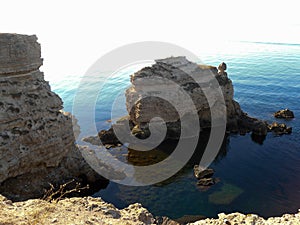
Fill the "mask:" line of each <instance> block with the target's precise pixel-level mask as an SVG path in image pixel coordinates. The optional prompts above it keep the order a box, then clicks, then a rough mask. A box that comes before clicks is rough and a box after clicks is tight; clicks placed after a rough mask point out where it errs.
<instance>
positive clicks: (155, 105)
mask: <svg viewBox="0 0 300 225" xmlns="http://www.w3.org/2000/svg"><path fill="white" fill-rule="evenodd" d="M155 62H156V63H155V64H154V65H152V66H151V67H145V68H143V69H142V70H140V71H138V72H136V73H134V74H133V75H132V76H131V84H132V85H131V87H129V88H128V89H127V90H126V106H127V111H128V112H129V116H130V121H131V122H132V123H133V126H134V127H135V128H136V129H140V130H141V131H142V132H144V133H147V129H148V127H147V126H148V123H149V122H150V120H151V119H152V118H153V117H155V116H159V117H161V118H163V120H164V121H165V122H166V125H167V127H168V131H171V132H170V133H169V135H168V137H170V138H178V136H179V135H180V134H179V132H180V119H181V118H180V116H179V114H178V112H177V111H176V109H175V108H174V107H173V106H172V104H170V103H169V102H167V101H165V100H164V99H163V98H166V99H168V98H172V99H176V101H177V102H179V103H180V110H181V111H183V114H184V115H188V114H189V113H190V112H191V111H193V107H195V108H196V110H197V114H198V117H199V120H200V125H201V128H204V129H205V128H209V127H210V126H211V108H210V106H213V107H214V106H215V105H217V103H219V105H221V107H222V106H224V107H226V111H225V110H222V109H220V110H218V109H217V110H216V111H217V117H219V118H222V116H223V114H222V113H224V111H225V113H226V121H227V130H228V131H230V132H241V133H246V132H253V133H254V134H257V135H266V134H267V124H266V123H265V122H263V121H261V120H258V119H255V118H251V117H249V116H248V115H247V114H246V113H244V112H243V111H242V110H241V108H240V105H239V104H238V103H237V102H236V101H235V100H234V99H233V95H234V90H233V85H232V81H231V80H230V79H229V78H228V77H227V73H226V72H225V70H226V69H227V66H226V64H225V63H222V64H220V65H219V67H218V69H217V68H216V67H213V66H207V65H197V64H196V63H192V62H190V61H188V60H187V59H186V58H185V57H171V58H166V59H160V60H156V61H155ZM191 76H193V78H195V77H196V79H199V80H197V81H195V80H194V79H192V78H191ZM214 78H215V79H216V80H217V81H218V84H217V85H216V83H214V81H215V79H214ZM196 82H197V83H196ZM199 84H200V86H201V87H200V86H199ZM217 86H219V87H220V88H221V91H222V94H223V96H224V101H223V105H222V103H220V99H219V98H218V95H217V91H216V90H217V89H218V87H217ZM180 88H183V89H184V91H185V92H186V93H187V94H188V95H189V96H190V98H191V99H192V101H193V105H191V104H188V102H187V101H185V99H184V98H182V96H180V95H179V94H178V92H179V89H180ZM205 93H209V95H210V101H211V102H210V105H209V103H208V100H207V98H206V95H205ZM157 96H162V98H160V97H157ZM181 98H182V99H181ZM218 101H219V102H218ZM224 104H225V105H224ZM221 114H222V115H221Z"/></svg>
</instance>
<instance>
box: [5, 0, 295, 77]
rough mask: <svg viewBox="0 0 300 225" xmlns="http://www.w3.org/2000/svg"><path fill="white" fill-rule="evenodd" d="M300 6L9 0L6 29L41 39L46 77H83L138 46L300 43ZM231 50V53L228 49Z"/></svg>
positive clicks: (199, 50) (198, 48)
mask: <svg viewBox="0 0 300 225" xmlns="http://www.w3.org/2000/svg"><path fill="white" fill-rule="evenodd" d="M297 5H298V4H297V1H293V0H289V1H286V2H285V3H284V4H282V3H277V2H274V1H272V2H271V1H264V2H261V1H258V0H256V1H246V2H235V1H234V0H230V1H210V2H199V1H189V2H179V1H178V2H174V1H163V2H161V1H158V0H153V1H151V2H141V1H137V0H130V1H126V2H118V1H110V2H106V1H103V2H102V1H88V2H85V3H78V2H74V1H63V2H62V1H60V2H59V1H51V2H49V1H47V2H40V1H36V0H29V1H24V2H23V1H16V0H13V1H9V2H8V1H7V2H3V3H2V4H1V8H2V11H1V14H0V32H2V33H21V34H29V35H31V34H36V35H37V36H38V39H39V40H38V41H39V42H40V43H41V45H42V57H43V58H44V66H43V67H42V69H41V70H42V71H44V72H45V75H46V79H48V80H50V81H51V80H55V79H59V78H60V77H66V76H72V75H79V74H84V73H85V72H86V71H87V69H88V68H89V67H90V66H91V65H92V64H93V63H94V62H95V61H96V60H97V59H98V58H100V57H101V56H103V55H104V54H106V53H108V52H109V51H111V50H113V49H115V48H117V47H120V46H122V45H125V44H129V43H133V42H139V41H163V42H170V43H173V44H176V45H179V46H181V47H183V48H186V49H188V50H190V51H192V52H193V53H195V54H197V55H201V53H202V52H205V51H210V50H212V52H214V53H215V54H218V50H219V51H224V50H225V51H226V47H227V46H228V47H230V45H228V43H229V42H232V41H255V42H275V43H294V44H295V43H296V44H300V40H299V34H300V24H299V23H297V22H299V21H298V20H297V19H298V18H297V17H298V14H297V13H298V12H297V10H298V7H297ZM227 50H228V51H229V50H232V49H227Z"/></svg>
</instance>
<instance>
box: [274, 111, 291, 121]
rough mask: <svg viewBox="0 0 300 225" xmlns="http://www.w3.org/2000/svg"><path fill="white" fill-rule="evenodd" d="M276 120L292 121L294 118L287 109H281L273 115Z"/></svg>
mask: <svg viewBox="0 0 300 225" xmlns="http://www.w3.org/2000/svg"><path fill="white" fill-rule="evenodd" d="M274 117H276V118H284V119H292V118H295V116H294V113H293V111H291V110H289V109H282V110H279V111H277V112H276V113H274Z"/></svg>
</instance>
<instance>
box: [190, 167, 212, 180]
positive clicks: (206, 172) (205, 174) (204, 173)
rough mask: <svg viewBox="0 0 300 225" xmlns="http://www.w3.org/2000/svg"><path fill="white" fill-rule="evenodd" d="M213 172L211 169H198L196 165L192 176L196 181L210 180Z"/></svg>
mask: <svg viewBox="0 0 300 225" xmlns="http://www.w3.org/2000/svg"><path fill="white" fill-rule="evenodd" d="M214 173H215V171H214V170H213V169H211V168H207V169H203V170H202V169H200V168H199V166H198V165H195V166H194V175H195V177H196V178H197V179H202V178H210V177H212V176H213V175H214Z"/></svg>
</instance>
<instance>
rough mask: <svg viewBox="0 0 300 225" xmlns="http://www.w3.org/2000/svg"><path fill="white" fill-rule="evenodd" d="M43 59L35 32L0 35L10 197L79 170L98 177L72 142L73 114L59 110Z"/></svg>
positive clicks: (1, 136) (1, 144)
mask: <svg viewBox="0 0 300 225" xmlns="http://www.w3.org/2000/svg"><path fill="white" fill-rule="evenodd" d="M42 63H43V61H42V59H41V47H40V44H39V43H38V42H37V37H36V36H26V35H18V34H0V184H1V185H0V193H3V194H5V195H6V196H8V197H11V198H13V199H26V198H30V197H33V196H38V195H40V194H41V192H42V191H43V190H42V187H45V188H46V186H47V185H46V184H47V183H48V182H50V183H60V182H63V181H64V180H65V179H68V178H74V177H79V176H81V175H83V174H89V175H90V177H89V178H92V177H94V178H95V179H97V178H96V177H97V175H96V174H94V173H93V172H92V170H91V169H89V167H88V166H87V164H86V163H85V162H84V160H83V158H82V156H81V154H80V152H79V150H78V149H77V148H76V146H75V138H74V135H73V129H72V120H71V115H70V114H67V113H64V112H62V111H61V109H62V108H63V102H62V100H61V99H60V97H59V96H58V95H56V94H55V93H53V92H52V91H51V89H50V86H49V83H48V82H46V81H45V80H44V74H43V73H42V72H41V71H40V70H39V67H40V66H41V65H42ZM89 178H87V180H88V179H89ZM94 178H92V179H94ZM17 185H19V186H17ZM18 196H19V197H18Z"/></svg>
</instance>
